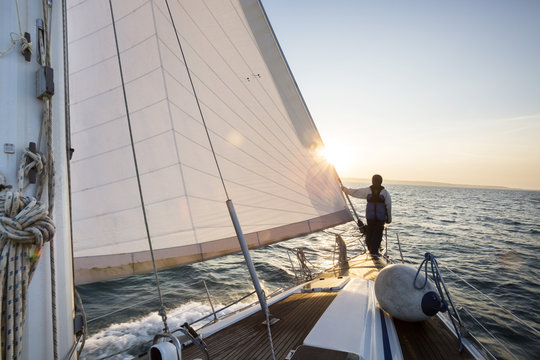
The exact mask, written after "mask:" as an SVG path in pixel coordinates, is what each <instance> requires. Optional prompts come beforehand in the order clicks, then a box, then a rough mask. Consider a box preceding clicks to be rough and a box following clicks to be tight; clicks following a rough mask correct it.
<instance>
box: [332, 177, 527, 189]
mask: <svg viewBox="0 0 540 360" xmlns="http://www.w3.org/2000/svg"><path fill="white" fill-rule="evenodd" d="M343 181H356V182H362V183H367V184H371V179H360V178H344V179H343ZM384 183H387V184H400V185H421V186H440V187H457V188H466V189H500V190H522V189H513V188H509V187H505V186H489V185H468V184H449V183H443V182H435V181H413V180H392V179H389V180H387V179H384Z"/></svg>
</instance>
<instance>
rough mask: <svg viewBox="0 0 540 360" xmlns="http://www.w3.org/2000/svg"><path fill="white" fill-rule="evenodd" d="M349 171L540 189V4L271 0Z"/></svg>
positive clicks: (314, 106) (317, 115) (297, 71)
mask: <svg viewBox="0 0 540 360" xmlns="http://www.w3.org/2000/svg"><path fill="white" fill-rule="evenodd" d="M263 6H264V8H265V10H266V12H267V15H268V17H269V19H270V22H271V24H272V27H273V28H274V31H275V33H276V36H277V38H278V41H279V43H280V45H281V47H282V49H283V52H284V54H285V57H286V59H287V61H288V63H289V66H290V67H291V70H292V72H293V75H294V77H295V79H296V81H297V83H298V86H299V88H300V91H301V92H302V95H303V96H304V99H305V101H306V104H307V106H308V108H309V110H310V112H311V115H312V117H313V119H314V121H315V124H316V125H317V128H318V130H319V132H320V133H321V136H322V138H323V141H324V143H325V145H326V147H327V152H328V155H329V157H330V159H331V160H332V161H333V162H334V164H335V166H336V168H337V170H338V172H339V174H340V176H341V177H343V178H351V177H356V178H370V177H371V175H373V174H374V173H379V174H381V175H382V176H383V178H385V179H392V180H409V181H435V182H445V183H452V184H469V185H487V186H505V187H511V188H520V189H532V190H540V0H453V1H432V0H431V1H427V0H426V1H397V0H396V1H374V0H369V1H368V0H333V1H322V0H263Z"/></svg>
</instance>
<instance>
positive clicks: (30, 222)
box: [0, 191, 55, 359]
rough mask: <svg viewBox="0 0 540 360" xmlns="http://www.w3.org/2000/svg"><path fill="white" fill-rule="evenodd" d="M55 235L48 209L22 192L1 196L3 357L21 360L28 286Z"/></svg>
mask: <svg viewBox="0 0 540 360" xmlns="http://www.w3.org/2000/svg"><path fill="white" fill-rule="evenodd" d="M54 232H55V227H54V223H53V221H52V219H51V218H50V217H49V216H48V212H47V208H46V206H44V205H43V204H41V203H40V202H38V201H37V200H36V199H35V198H33V197H30V196H23V195H22V194H21V193H20V192H10V191H8V192H6V193H5V195H0V274H1V276H2V284H1V293H2V300H1V302H2V310H3V311H5V314H2V331H1V333H2V354H3V355H4V356H5V358H6V359H14V358H17V357H20V355H21V352H22V345H23V341H22V337H23V331H24V330H23V329H24V320H25V310H26V299H27V290H28V285H29V284H30V281H31V279H32V276H33V273H34V271H35V269H36V267H37V264H38V260H39V257H40V255H41V248H42V246H43V243H45V242H47V241H50V240H51V239H52V238H53V236H54Z"/></svg>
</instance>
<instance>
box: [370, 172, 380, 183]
mask: <svg viewBox="0 0 540 360" xmlns="http://www.w3.org/2000/svg"><path fill="white" fill-rule="evenodd" d="M371 183H372V184H373V185H375V186H381V184H382V176H381V175H378V174H375V175H373V177H372V178H371Z"/></svg>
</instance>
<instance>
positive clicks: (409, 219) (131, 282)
mask: <svg viewBox="0 0 540 360" xmlns="http://www.w3.org/2000/svg"><path fill="white" fill-rule="evenodd" d="M345 184H346V185H347V186H349V187H364V186H367V185H368V184H366V183H361V182H346V183H345ZM383 185H385V186H386V188H387V190H388V191H389V192H390V194H391V197H392V215H393V216H392V217H393V222H392V223H391V224H390V225H388V226H387V228H386V234H385V238H384V240H383V244H382V245H383V247H384V248H386V249H387V251H388V254H389V256H390V257H391V258H392V259H393V260H394V261H395V262H401V256H403V261H404V262H405V263H407V264H410V265H412V266H415V267H417V266H420V264H421V263H422V261H423V260H424V256H425V253H426V252H430V253H431V254H433V255H434V256H435V259H436V260H437V262H438V264H439V268H440V270H441V275H442V277H443V280H444V282H445V283H446V285H447V287H448V289H449V294H450V296H451V298H452V300H453V302H454V304H455V305H456V308H457V309H458V312H459V314H460V316H461V318H462V321H463V324H464V328H465V329H466V330H467V331H468V332H469V333H471V334H472V335H473V336H474V337H476V338H477V339H478V340H480V341H481V342H482V343H483V344H484V345H485V346H486V348H487V349H488V350H489V351H490V352H491V353H492V354H493V355H495V356H496V357H497V358H499V359H538V358H539V356H540V355H539V354H540V311H538V303H539V301H540V261H539V260H540V192H539V191H524V190H510V189H493V188H489V189H483V188H462V187H443V186H419V185H403V184H391V183H389V184H383ZM352 203H353V205H354V207H355V209H356V210H357V211H358V213H359V215H361V216H362V215H363V213H364V208H365V200H360V199H355V198H352ZM336 233H337V234H340V235H341V236H342V237H343V239H344V240H345V242H346V243H347V244H348V255H349V256H354V255H356V254H361V253H362V251H364V246H363V245H362V240H363V238H361V237H360V236H359V233H358V230H357V227H356V226H355V224H354V222H351V223H348V224H344V225H340V226H337V227H335V228H332V229H328V230H325V231H322V232H318V233H314V234H311V235H309V236H304V237H300V238H296V239H291V240H288V241H284V242H281V243H277V244H273V245H269V246H266V247H264V248H261V249H257V250H252V251H251V256H252V259H253V262H254V264H255V268H256V271H257V274H258V276H259V278H260V281H261V283H262V286H263V288H264V289H265V292H266V294H271V293H273V292H276V291H279V290H280V289H284V288H287V287H290V286H292V285H294V284H295V283H296V281H297V280H296V275H297V274H295V271H294V270H293V266H292V262H291V260H292V259H293V255H292V251H293V249H295V248H302V249H303V250H304V253H305V255H306V258H307V260H308V261H309V263H310V266H311V267H312V269H313V271H322V270H323V269H325V268H328V267H330V266H332V264H333V261H334V260H333V254H334V250H335V234H336ZM398 239H399V244H400V246H401V253H400V251H399V246H398ZM296 268H297V266H296ZM159 279H160V285H161V291H162V293H163V296H162V297H163V302H164V305H165V308H166V312H167V322H168V325H169V328H170V329H171V330H172V329H177V328H178V327H180V326H181V325H182V324H183V323H184V322H189V323H191V322H194V321H197V320H200V319H201V318H204V317H205V316H207V315H208V314H211V313H212V305H213V306H214V308H215V309H216V310H220V309H222V308H223V307H225V305H227V304H230V303H232V302H235V301H238V300H239V299H242V298H244V297H245V296H248V295H249V294H250V293H252V292H253V285H252V283H251V280H250V277H249V273H248V270H247V267H246V265H245V263H244V260H243V256H242V255H241V254H235V255H229V256H225V257H222V258H219V259H214V260H210V261H206V262H202V263H197V264H193V265H189V266H184V267H180V268H176V269H171V270H166V271H160V272H159ZM205 287H206V288H207V289H208V292H207V291H206V288H205ZM77 291H78V293H79V294H80V296H81V298H82V302H83V304H84V310H85V314H86V317H87V321H88V334H87V339H86V341H85V344H84V350H83V353H82V356H81V357H82V359H89V360H90V359H132V358H133V357H136V356H137V355H138V354H140V353H141V352H142V351H144V350H146V349H147V348H148V346H149V344H150V342H151V340H152V338H153V336H154V335H155V334H156V333H158V332H160V331H161V330H162V328H163V326H162V319H161V317H160V316H159V315H158V310H159V298H158V297H157V291H156V285H155V281H154V277H153V275H152V274H148V275H142V276H133V277H129V278H125V279H120V280H115V281H109V282H103V283H96V284H90V285H84V286H78V287H77ZM210 300H211V302H210ZM253 301H256V297H255V296H254V295H251V296H250V297H247V298H244V299H242V300H240V301H239V302H237V303H236V304H234V305H233V306H231V307H229V308H226V309H225V310H222V311H220V314H226V313H229V312H232V311H236V310H238V309H240V308H242V307H244V306H246V305H248V304H249V303H251V302H253ZM211 319H212V317H209V318H207V319H204V320H202V321H199V322H197V324H196V326H195V327H197V326H200V325H202V324H204V323H205V321H209V320H211Z"/></svg>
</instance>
